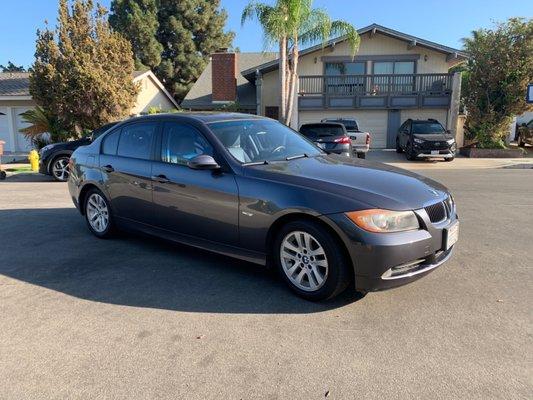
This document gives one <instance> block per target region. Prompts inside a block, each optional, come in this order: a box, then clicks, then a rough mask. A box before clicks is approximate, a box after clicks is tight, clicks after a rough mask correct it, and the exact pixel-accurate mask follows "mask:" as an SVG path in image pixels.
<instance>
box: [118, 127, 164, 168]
mask: <svg viewBox="0 0 533 400" xmlns="http://www.w3.org/2000/svg"><path fill="white" fill-rule="evenodd" d="M156 127H157V124H154V123H139V124H133V125H127V126H125V127H123V128H122V133H121V134H120V141H119V143H118V152H117V154H118V155H119V156H122V157H131V158H140V159H143V160H149V159H150V153H151V149H152V139H153V137H154V135H155V130H156Z"/></svg>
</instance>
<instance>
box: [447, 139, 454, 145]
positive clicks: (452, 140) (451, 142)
mask: <svg viewBox="0 0 533 400" xmlns="http://www.w3.org/2000/svg"><path fill="white" fill-rule="evenodd" d="M446 143H448V144H454V143H455V139H450V140H446Z"/></svg>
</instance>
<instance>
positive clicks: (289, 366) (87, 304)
mask: <svg viewBox="0 0 533 400" xmlns="http://www.w3.org/2000/svg"><path fill="white" fill-rule="evenodd" d="M452 164H453V163H452ZM431 165H433V164H431ZM431 165H428V166H431ZM442 165H445V166H448V165H450V164H449V163H446V164H445V163H442ZM418 172H420V173H422V174H425V175H428V176H431V177H433V178H435V179H437V180H439V181H441V182H443V183H444V184H446V185H448V186H449V188H450V189H451V190H452V191H453V193H454V195H455V197H456V201H457V203H458V207H459V213H460V217H461V222H462V232H461V238H460V242H459V244H458V245H457V250H456V254H455V255H454V257H453V258H452V259H451V261H450V262H448V263H447V264H446V265H444V266H443V267H441V268H440V269H438V270H436V271H435V272H433V273H432V274H430V275H429V276H427V277H426V278H424V279H422V280H419V281H417V282H415V283H414V284H411V285H408V286H405V287H402V288H399V289H395V290H392V291H387V292H381V293H372V294H369V295H367V296H365V297H363V298H359V297H358V296H356V295H354V294H353V293H350V292H347V293H345V294H344V295H343V296H342V297H341V298H339V299H337V300H334V301H330V302H326V303H319V304H314V303H309V302H306V301H303V300H301V299H299V298H297V297H295V296H294V295H292V294H291V293H290V292H289V291H288V290H287V289H286V288H285V287H284V285H283V284H282V283H281V282H280V281H279V280H278V279H276V277H275V276H274V275H273V274H272V273H270V272H268V271H266V270H264V269H262V268H258V267H256V266H254V265H251V264H247V263H244V262H240V261H235V260H233V259H229V258H225V257H222V256H218V255H213V254H210V253H207V252H203V251H199V250H195V249H191V248H188V247H185V246H179V245H173V244H168V243H161V242H160V241H159V240H154V239H151V238H146V237H134V236H129V235H123V236H121V237H118V238H116V239H113V240H107V241H106V240H98V239H96V238H94V237H93V236H91V235H90V234H89V232H88V230H87V229H86V227H85V225H84V221H83V220H82V218H81V217H80V216H79V215H78V213H77V211H76V210H75V209H74V208H73V206H72V204H71V202H70V199H69V197H68V193H67V189H66V185H65V184H60V183H55V182H48V181H46V180H47V179H46V178H34V177H29V178H28V177H26V178H25V177H23V176H20V177H11V178H9V179H8V180H7V181H4V182H0V315H1V319H0V321H1V328H0V388H1V389H0V398H2V399H23V398H24V399H52V398H61V399H63V398H68V399H92V398H94V399H102V398H113V399H149V398H150V399H155V398H157V399H178V398H179V399H324V398H325V397H327V398H328V399H356V398H357V399H385V398H387V399H394V398H398V399H404V398H419V399H464V398H468V399H531V398H532V397H533V383H532V378H531V377H532V376H533V368H532V366H533V350H532V349H533V346H532V344H533V343H532V339H531V338H532V333H533V330H532V313H531V304H533V294H532V293H533V291H532V290H531V282H532V278H533V272H532V266H533V257H532V243H533V212H532V211H533V170H530V169H514V168H511V169H509V168H487V169H475V170H473V169H460V168H441V166H439V167H438V168H435V169H431V170H429V169H419V171H418Z"/></svg>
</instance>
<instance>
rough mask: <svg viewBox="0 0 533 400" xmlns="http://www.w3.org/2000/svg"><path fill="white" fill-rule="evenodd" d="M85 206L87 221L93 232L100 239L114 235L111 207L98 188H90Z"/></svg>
mask: <svg viewBox="0 0 533 400" xmlns="http://www.w3.org/2000/svg"><path fill="white" fill-rule="evenodd" d="M83 207H84V208H83V210H84V214H85V221H86V222H87V227H88V228H89V230H90V231H91V232H92V234H93V235H95V236H96V237H98V238H100V239H107V238H110V237H112V236H113V234H114V232H115V225H114V223H113V216H112V214H111V207H110V206H109V202H108V201H107V199H106V197H105V196H104V194H103V193H102V192H101V191H100V190H98V189H96V188H93V189H90V190H89V191H88V192H87V194H86V196H85V204H84V206H83Z"/></svg>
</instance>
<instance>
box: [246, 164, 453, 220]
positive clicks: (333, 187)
mask: <svg viewBox="0 0 533 400" xmlns="http://www.w3.org/2000/svg"><path fill="white" fill-rule="evenodd" d="M245 169H246V172H245V173H246V176H255V177H258V178H262V179H268V180H271V181H277V182H283V183H288V184H293V185H299V186H303V187H307V188H312V189H315V190H320V191H323V192H327V193H330V194H332V195H333V196H332V198H334V197H335V196H342V197H344V198H346V199H352V200H353V201H354V204H355V203H358V204H366V206H367V207H368V208H382V209H388V210H414V209H419V208H422V207H425V206H427V205H428V204H433V203H436V202H438V201H439V200H444V199H446V198H447V196H448V189H447V188H446V187H445V186H443V185H441V184H440V183H438V182H436V181H434V180H432V179H429V178H426V177H423V176H421V175H417V174H415V173H412V172H409V171H406V170H403V169H400V168H395V167H392V166H389V165H386V164H382V163H376V162H371V161H366V160H358V159H353V158H348V157H342V156H336V155H319V156H316V157H310V158H300V159H295V160H291V161H280V162H272V163H270V164H268V165H254V166H248V167H245ZM332 201H333V200H332ZM339 203H342V204H346V202H345V201H343V202H339ZM340 207H345V206H340ZM329 208H330V209H331V207H329ZM333 208H335V207H333ZM344 211H349V210H344V209H339V210H336V211H335V212H344Z"/></svg>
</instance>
